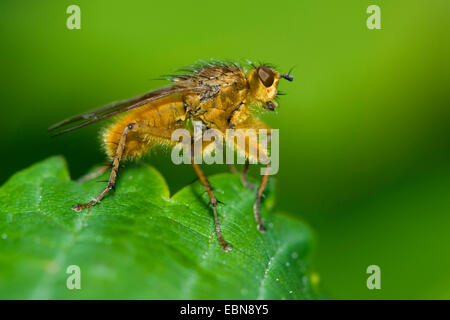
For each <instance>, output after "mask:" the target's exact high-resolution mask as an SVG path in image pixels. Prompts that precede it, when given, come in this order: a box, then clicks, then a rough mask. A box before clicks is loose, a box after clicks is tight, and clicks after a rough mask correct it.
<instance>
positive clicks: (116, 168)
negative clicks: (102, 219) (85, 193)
mask: <svg viewBox="0 0 450 320" xmlns="http://www.w3.org/2000/svg"><path fill="white" fill-rule="evenodd" d="M135 126H136V123H130V124H129V125H128V126H126V128H125V129H124V130H123V133H122V135H121V137H120V140H119V144H118V145H117V150H116V154H115V155H114V157H113V161H112V164H111V174H110V176H109V180H108V185H107V186H106V188H105V189H103V190H102V192H100V194H99V195H97V196H96V197H95V198H94V199H92V200H91V201H89V202H88V203H82V204H77V205H75V206H73V207H72V209H73V210H75V211H76V212H80V211H81V210H83V209H87V208H90V207H92V206H95V205H96V204H97V203H99V202H100V201H101V200H102V199H103V198H104V197H105V195H106V194H107V193H108V192H109V191H111V189H114V187H115V185H116V180H117V172H118V171H119V166H120V161H121V160H122V155H123V151H124V150H125V145H126V142H127V134H128V133H129V132H130V131H132V130H133V129H134V127H135Z"/></svg>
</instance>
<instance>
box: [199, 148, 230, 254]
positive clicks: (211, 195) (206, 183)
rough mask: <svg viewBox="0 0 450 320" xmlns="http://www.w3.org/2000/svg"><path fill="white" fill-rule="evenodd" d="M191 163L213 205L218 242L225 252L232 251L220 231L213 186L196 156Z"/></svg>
mask: <svg viewBox="0 0 450 320" xmlns="http://www.w3.org/2000/svg"><path fill="white" fill-rule="evenodd" d="M191 163H192V166H193V167H194V171H195V173H196V174H197V176H198V178H199V179H200V182H201V183H202V184H203V186H204V187H205V190H206V192H207V193H208V196H209V201H210V202H209V204H210V205H211V208H212V210H213V213H214V223H215V226H216V234H217V240H219V243H220V245H221V246H222V249H223V251H225V252H227V251H229V250H231V246H230V245H229V244H228V242H226V241H225V240H224V238H223V236H222V231H221V229H220V223H219V217H218V216H217V203H218V201H217V198H216V196H215V195H214V193H213V190H212V188H211V185H210V184H209V181H208V179H207V178H206V176H205V173H204V172H203V170H202V169H201V168H200V166H199V165H198V164H196V163H195V162H194V156H192V157H191Z"/></svg>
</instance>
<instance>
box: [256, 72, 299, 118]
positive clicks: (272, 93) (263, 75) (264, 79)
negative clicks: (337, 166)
mask: <svg viewBox="0 0 450 320" xmlns="http://www.w3.org/2000/svg"><path fill="white" fill-rule="evenodd" d="M280 79H286V80H288V81H293V80H294V77H293V76H291V75H290V74H280V73H279V72H278V71H276V70H275V69H273V68H270V67H268V66H264V65H261V66H259V67H256V68H254V69H252V70H251V71H250V73H249V74H248V83H249V87H250V90H249V100H250V101H251V102H252V103H253V104H255V105H257V106H260V107H262V108H264V109H266V110H270V111H275V108H276V107H277V106H278V104H277V102H276V101H275V100H274V99H275V97H276V96H277V94H278V91H277V87H278V82H279V81H280Z"/></svg>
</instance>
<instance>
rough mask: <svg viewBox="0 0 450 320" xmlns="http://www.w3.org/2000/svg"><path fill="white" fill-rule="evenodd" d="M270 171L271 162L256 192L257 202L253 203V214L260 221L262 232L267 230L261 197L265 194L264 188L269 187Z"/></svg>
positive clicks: (259, 226)
mask: <svg viewBox="0 0 450 320" xmlns="http://www.w3.org/2000/svg"><path fill="white" fill-rule="evenodd" d="M269 171H270V164H267V166H266V171H265V173H264V174H263V176H262V178H261V183H260V184H259V188H258V191H257V192H256V200H255V204H254V205H253V214H254V215H255V220H256V222H257V223H258V230H259V231H260V232H265V231H266V227H265V226H264V222H263V221H262V219H261V197H262V196H263V194H264V190H265V189H266V187H267V182H268V181H269V174H268V173H269Z"/></svg>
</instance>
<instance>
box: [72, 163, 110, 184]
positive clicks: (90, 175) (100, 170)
mask: <svg viewBox="0 0 450 320" xmlns="http://www.w3.org/2000/svg"><path fill="white" fill-rule="evenodd" d="M109 168H111V165H110V164H107V165H104V166H101V167H100V168H98V169H97V170H95V171H92V172H90V173H88V174H85V175H84V176H81V177H80V178H79V179H78V180H77V182H84V181H88V180H92V179H95V178H98V177H100V176H101V175H102V174H103V173H105V172H106V171H107V170H108V169H109Z"/></svg>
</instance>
